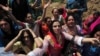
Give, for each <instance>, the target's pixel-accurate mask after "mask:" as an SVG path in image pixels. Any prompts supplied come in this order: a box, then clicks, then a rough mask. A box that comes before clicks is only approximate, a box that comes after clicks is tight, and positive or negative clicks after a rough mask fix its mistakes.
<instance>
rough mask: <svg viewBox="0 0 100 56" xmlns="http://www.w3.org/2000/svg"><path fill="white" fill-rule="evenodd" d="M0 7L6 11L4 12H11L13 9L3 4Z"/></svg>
mask: <svg viewBox="0 0 100 56" xmlns="http://www.w3.org/2000/svg"><path fill="white" fill-rule="evenodd" d="M0 7H1V8H2V9H3V10H4V11H10V10H11V9H10V8H9V6H4V5H2V4H0Z"/></svg>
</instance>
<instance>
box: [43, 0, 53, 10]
mask: <svg viewBox="0 0 100 56" xmlns="http://www.w3.org/2000/svg"><path fill="white" fill-rule="evenodd" d="M50 3H51V0H49V1H48V3H47V4H45V5H44V9H45V8H47V7H48V6H49V5H50Z"/></svg>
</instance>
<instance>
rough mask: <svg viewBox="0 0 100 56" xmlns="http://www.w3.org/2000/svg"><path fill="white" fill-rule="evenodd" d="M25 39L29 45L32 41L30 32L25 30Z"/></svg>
mask: <svg viewBox="0 0 100 56" xmlns="http://www.w3.org/2000/svg"><path fill="white" fill-rule="evenodd" d="M23 39H24V41H25V43H26V44H27V45H29V44H30V43H31V41H30V38H29V34H28V33H27V32H24V38H23Z"/></svg>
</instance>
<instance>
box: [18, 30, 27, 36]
mask: <svg viewBox="0 0 100 56" xmlns="http://www.w3.org/2000/svg"><path fill="white" fill-rule="evenodd" d="M23 30H25V29H22V30H20V31H19V33H18V35H17V37H18V38H19V37H20V35H21V33H22V31H23Z"/></svg>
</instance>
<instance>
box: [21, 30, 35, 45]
mask: <svg viewBox="0 0 100 56" xmlns="http://www.w3.org/2000/svg"><path fill="white" fill-rule="evenodd" d="M25 32H27V33H28V35H29V39H30V41H31V43H32V44H33V43H34V38H33V36H32V33H31V32H30V31H29V30H27V29H26V30H23V31H22V33H21V35H20V41H21V42H22V44H23V45H25V41H24V33H25Z"/></svg>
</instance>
